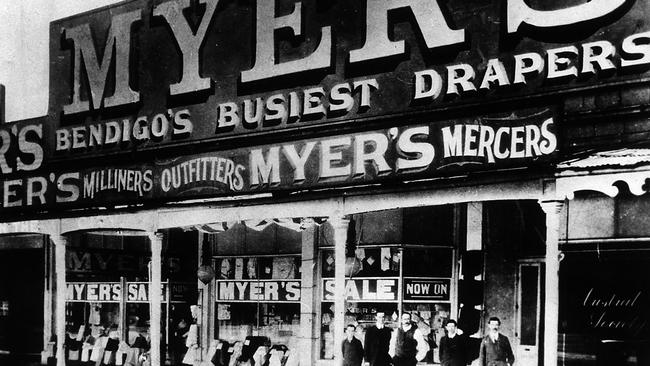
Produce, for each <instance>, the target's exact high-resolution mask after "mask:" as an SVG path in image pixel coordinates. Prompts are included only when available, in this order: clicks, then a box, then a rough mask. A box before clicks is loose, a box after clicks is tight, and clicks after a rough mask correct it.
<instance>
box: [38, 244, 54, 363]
mask: <svg viewBox="0 0 650 366" xmlns="http://www.w3.org/2000/svg"><path fill="white" fill-rule="evenodd" d="M43 246H44V248H45V261H46V263H47V265H46V266H45V268H46V272H45V278H44V280H43V282H44V283H45V291H44V293H43V351H42V352H41V359H42V360H46V359H47V357H51V356H54V355H52V354H49V351H48V345H49V343H50V341H51V339H52V335H54V332H55V331H56V330H55V327H54V324H55V321H56V310H55V300H54V297H55V296H56V295H55V294H56V290H55V289H56V287H55V281H56V270H55V255H56V254H55V251H54V250H55V247H54V244H52V243H51V242H50V238H49V236H47V235H43Z"/></svg>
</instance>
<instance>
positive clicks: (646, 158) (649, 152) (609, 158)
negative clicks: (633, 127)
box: [557, 149, 650, 170]
mask: <svg viewBox="0 0 650 366" xmlns="http://www.w3.org/2000/svg"><path fill="white" fill-rule="evenodd" d="M648 163H650V149H619V150H611V151H602V152H597V153H594V154H592V155H590V156H588V157H586V158H582V159H574V160H569V161H565V162H563V163H560V164H558V166H557V167H558V169H561V170H565V169H590V168H604V167H618V168H620V167H631V166H636V165H639V164H648Z"/></svg>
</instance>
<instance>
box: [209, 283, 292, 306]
mask: <svg viewBox="0 0 650 366" xmlns="http://www.w3.org/2000/svg"><path fill="white" fill-rule="evenodd" d="M217 301H219V302H240V301H243V302H299V301H300V281H299V280H297V281H287V280H244V281H241V280H237V281H217Z"/></svg>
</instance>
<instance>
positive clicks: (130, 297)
mask: <svg viewBox="0 0 650 366" xmlns="http://www.w3.org/2000/svg"><path fill="white" fill-rule="evenodd" d="M196 243H197V242H196V234H195V233H183V232H182V231H180V230H176V231H174V234H173V235H170V232H167V233H165V236H164V239H163V252H162V259H163V266H162V268H161V269H162V275H163V276H162V281H163V283H162V288H161V291H162V301H163V303H162V318H161V330H162V345H163V347H164V348H163V352H166V351H170V352H171V354H172V355H171V357H172V358H177V357H178V355H175V354H174V352H173V349H176V348H179V347H177V345H176V344H174V342H176V343H178V341H179V340H178V339H176V338H175V337H173V333H174V332H173V330H174V329H176V328H177V327H178V326H179V324H182V323H186V324H190V323H191V322H192V316H191V314H190V304H192V303H194V302H195V301H196V299H197V289H196V267H197V254H196V253H197V250H196V248H197V247H196V245H197V244H196ZM192 247H193V248H194V249H192ZM67 249H68V250H67V258H66V268H67V271H66V282H67V288H66V289H65V291H66V331H67V334H68V338H67V339H66V340H65V342H66V347H67V348H66V349H67V359H68V360H70V361H79V360H83V352H82V351H83V350H84V349H86V352H88V349H90V348H92V346H91V344H92V343H95V342H97V341H98V340H99V339H100V338H101V339H103V340H102V342H104V341H106V342H110V343H111V344H113V343H115V342H118V343H119V342H125V343H126V345H127V346H129V349H136V348H137V349H147V348H148V347H149V345H148V342H149V341H148V340H149V339H150V334H149V327H150V315H149V314H150V309H149V301H150V299H149V282H148V281H149V263H150V260H151V259H150V258H151V251H150V246H149V241H148V239H147V237H146V236H142V235H120V232H118V231H115V232H112V231H107V232H88V233H75V234H72V235H70V240H69V247H68V248H67ZM170 329H171V331H170ZM168 345H171V346H173V347H171V348H173V349H172V350H168V349H167V346H168ZM183 346H184V341H183ZM106 350H107V352H104V354H105V355H108V356H106V357H109V359H108V361H111V362H116V361H117V360H115V361H113V360H111V359H110V357H118V353H117V352H116V351H117V348H115V349H112V348H109V347H107V348H106ZM109 354H110V355H109ZM85 356H86V357H88V355H87V354H86V355H85ZM121 357H125V354H124V353H121ZM106 361H107V360H105V363H107V362H106ZM122 361H123V360H122Z"/></svg>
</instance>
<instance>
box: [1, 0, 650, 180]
mask: <svg viewBox="0 0 650 366" xmlns="http://www.w3.org/2000/svg"><path fill="white" fill-rule="evenodd" d="M326 3H327V4H325V3H322V2H320V1H318V0H302V1H295V0H279V1H262V0H257V1H255V0H253V1H245V2H224V1H223V0H221V1H220V0H198V1H190V0H172V1H156V2H151V1H146V0H135V1H130V2H122V3H119V4H116V5H114V6H111V7H107V8H102V9H99V10H97V11H93V12H90V13H85V14H82V15H79V16H73V17H70V18H66V19H63V20H59V21H56V22H53V23H51V26H50V60H51V62H50V65H51V67H50V102H49V116H50V117H51V119H52V124H51V125H50V124H48V125H47V126H44V127H45V128H44V131H42V134H43V136H44V140H45V142H46V144H47V146H46V147H45V150H46V151H47V154H46V156H50V153H51V155H53V156H58V157H68V156H71V157H74V156H84V155H103V154H107V153H111V152H119V151H129V152H130V151H134V150H136V151H137V150H143V149H149V148H155V147H157V146H163V145H169V146H177V145H179V144H181V145H182V144H188V143H190V142H192V143H196V142H199V141H200V142H203V143H205V144H206V145H207V144H209V143H210V142H212V141H217V140H219V141H221V140H224V139H226V138H229V137H234V136H242V135H258V134H259V133H261V132H265V131H269V132H271V131H277V130H295V129H300V128H304V127H315V126H322V127H324V128H329V130H330V131H336V129H337V128H338V127H340V126H342V125H350V126H356V127H358V126H363V125H365V124H369V123H375V122H377V120H378V117H382V118H385V117H391V116H398V115H399V116H400V117H403V116H414V115H417V114H421V113H422V112H446V111H449V110H454V109H456V110H460V108H462V107H468V106H478V105H485V104H489V103H491V102H504V101H507V102H509V103H510V104H508V105H512V102H515V101H517V100H522V99H530V98H540V97H545V96H548V95H556V94H557V93H558V92H566V91H572V90H579V89H580V88H582V87H585V86H598V87H601V86H602V87H606V86H611V85H616V84H617V83H620V82H629V81H637V82H641V81H643V80H647V78H648V76H649V72H648V66H649V65H650V27H649V26H648V25H647V19H648V18H649V15H650V14H648V7H647V3H646V1H641V0H592V1H588V2H587V1H569V0H549V1H545V2H543V3H544V4H537V2H535V3H534V5H533V4H530V3H527V2H525V1H524V0H509V1H501V2H496V1H494V2H490V3H488V4H487V5H488V6H486V4H485V3H484V2H481V3H478V2H472V1H470V2H468V1H467V0H450V1H445V2H438V1H431V0H404V1H370V0H368V1H337V2H326ZM529 4H530V5H529ZM489 5H491V6H489ZM430 115H432V116H434V117H435V116H436V115H435V114H433V113H430ZM407 119H408V118H407ZM36 133H41V132H40V131H36ZM0 138H2V139H4V136H2V135H0ZM23 145H24V144H23ZM142 173H143V174H142V176H141V177H140V180H141V181H146V180H147V177H146V175H145V174H144V172H142ZM124 174H129V173H124ZM133 174H135V173H133ZM98 179H99V178H98ZM133 179H136V178H133ZM131 189H139V188H136V185H132V186H131ZM143 191H144V187H143Z"/></svg>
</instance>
